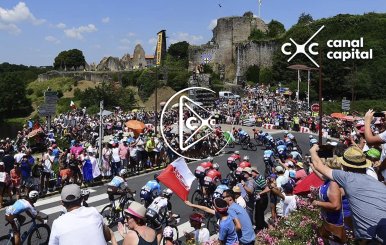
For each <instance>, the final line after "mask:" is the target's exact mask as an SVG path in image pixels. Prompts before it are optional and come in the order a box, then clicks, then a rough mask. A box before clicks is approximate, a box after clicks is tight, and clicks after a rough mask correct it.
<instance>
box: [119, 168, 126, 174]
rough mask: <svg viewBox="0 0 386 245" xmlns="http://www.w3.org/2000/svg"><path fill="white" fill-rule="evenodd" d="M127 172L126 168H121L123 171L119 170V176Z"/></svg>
mask: <svg viewBox="0 0 386 245" xmlns="http://www.w3.org/2000/svg"><path fill="white" fill-rule="evenodd" d="M125 174H127V170H126V169H121V171H119V176H124V175H125Z"/></svg>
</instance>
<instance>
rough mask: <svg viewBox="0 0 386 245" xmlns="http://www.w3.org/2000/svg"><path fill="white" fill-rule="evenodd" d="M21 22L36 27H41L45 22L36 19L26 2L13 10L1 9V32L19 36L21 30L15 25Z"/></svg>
mask: <svg viewBox="0 0 386 245" xmlns="http://www.w3.org/2000/svg"><path fill="white" fill-rule="evenodd" d="M20 22H29V23H32V24H34V25H40V24H42V23H44V22H45V20H44V19H38V18H36V17H35V16H34V15H33V14H32V13H31V12H30V10H29V8H28V7H27V5H26V4H25V3H24V2H19V3H18V4H17V5H16V6H15V7H13V9H4V8H1V7H0V30H5V31H8V32H9V33H12V34H18V33H20V32H21V29H20V28H19V27H18V26H17V25H16V24H15V23H20Z"/></svg>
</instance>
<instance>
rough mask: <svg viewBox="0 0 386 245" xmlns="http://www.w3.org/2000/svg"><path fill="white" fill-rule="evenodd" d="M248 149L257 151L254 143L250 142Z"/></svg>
mask: <svg viewBox="0 0 386 245" xmlns="http://www.w3.org/2000/svg"><path fill="white" fill-rule="evenodd" d="M249 147H250V148H251V150H252V151H257V145H256V144H255V143H253V142H250V143H249Z"/></svg>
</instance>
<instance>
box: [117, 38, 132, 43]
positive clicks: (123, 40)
mask: <svg viewBox="0 0 386 245" xmlns="http://www.w3.org/2000/svg"><path fill="white" fill-rule="evenodd" d="M119 42H120V43H122V44H130V43H131V41H130V40H129V39H127V38H122V39H121V40H119Z"/></svg>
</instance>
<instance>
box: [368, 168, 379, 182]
mask: <svg viewBox="0 0 386 245" xmlns="http://www.w3.org/2000/svg"><path fill="white" fill-rule="evenodd" d="M366 174H367V175H370V176H371V177H373V178H374V179H376V180H378V175H377V173H376V172H375V170H374V168H373V167H369V168H366Z"/></svg>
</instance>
